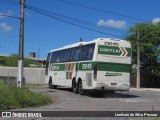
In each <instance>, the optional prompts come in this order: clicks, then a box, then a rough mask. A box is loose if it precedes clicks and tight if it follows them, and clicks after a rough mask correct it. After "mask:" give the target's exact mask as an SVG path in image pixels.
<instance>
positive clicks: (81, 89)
mask: <svg viewBox="0 0 160 120" xmlns="http://www.w3.org/2000/svg"><path fill="white" fill-rule="evenodd" d="M78 92H79V94H80V95H83V94H84V90H83V84H82V80H80V81H79V83H78Z"/></svg>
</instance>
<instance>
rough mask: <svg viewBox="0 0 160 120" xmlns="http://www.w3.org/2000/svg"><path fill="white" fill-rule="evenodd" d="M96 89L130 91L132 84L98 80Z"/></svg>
mask: <svg viewBox="0 0 160 120" xmlns="http://www.w3.org/2000/svg"><path fill="white" fill-rule="evenodd" d="M95 89H96V90H113V91H114V90H115V91H116V90H117V91H129V89H130V84H125V83H102V82H97V84H96V86H95Z"/></svg>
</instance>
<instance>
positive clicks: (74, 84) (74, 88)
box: [72, 80, 78, 94]
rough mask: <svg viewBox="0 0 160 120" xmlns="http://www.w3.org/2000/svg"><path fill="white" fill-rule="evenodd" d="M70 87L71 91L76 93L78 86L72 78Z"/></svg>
mask: <svg viewBox="0 0 160 120" xmlns="http://www.w3.org/2000/svg"><path fill="white" fill-rule="evenodd" d="M72 89H73V92H74V93H75V94H78V88H77V84H76V80H73V82H72Z"/></svg>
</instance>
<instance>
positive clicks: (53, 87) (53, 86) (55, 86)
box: [48, 78, 57, 89]
mask: <svg viewBox="0 0 160 120" xmlns="http://www.w3.org/2000/svg"><path fill="white" fill-rule="evenodd" d="M48 86H49V88H50V89H56V88H57V85H52V78H50V80H49V82H48Z"/></svg>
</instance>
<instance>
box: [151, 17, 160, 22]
mask: <svg viewBox="0 0 160 120" xmlns="http://www.w3.org/2000/svg"><path fill="white" fill-rule="evenodd" d="M152 22H153V23H160V18H154V19H153V20H152Z"/></svg>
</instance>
